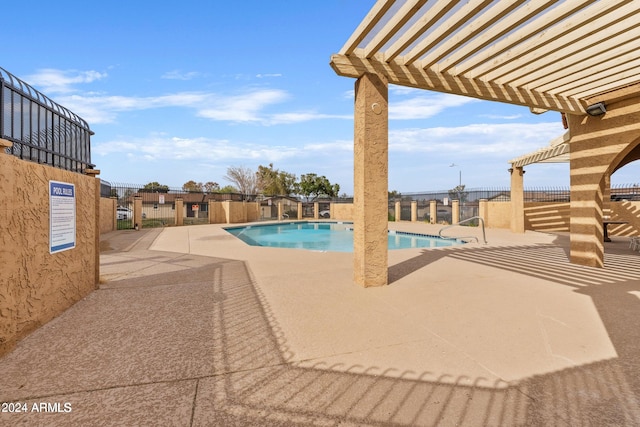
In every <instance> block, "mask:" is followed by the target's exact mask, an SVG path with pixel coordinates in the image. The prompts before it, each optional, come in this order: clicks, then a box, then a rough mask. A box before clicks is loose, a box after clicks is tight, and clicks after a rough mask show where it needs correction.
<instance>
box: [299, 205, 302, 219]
mask: <svg viewBox="0 0 640 427" xmlns="http://www.w3.org/2000/svg"><path fill="white" fill-rule="evenodd" d="M298 219H302V202H298Z"/></svg>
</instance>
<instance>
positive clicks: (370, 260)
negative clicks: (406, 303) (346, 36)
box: [353, 74, 389, 287]
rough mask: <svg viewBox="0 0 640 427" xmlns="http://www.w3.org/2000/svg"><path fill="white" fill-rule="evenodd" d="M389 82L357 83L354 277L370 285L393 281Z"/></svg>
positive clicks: (367, 78)
mask: <svg viewBox="0 0 640 427" xmlns="http://www.w3.org/2000/svg"><path fill="white" fill-rule="evenodd" d="M387 86H388V83H387V80H386V78H385V77H384V76H378V75H377V74H364V75H363V76H362V77H360V78H359V79H358V80H357V81H356V84H355V120H354V150H353V151H354V155H353V160H354V162H353V163H354V165H353V166H354V167H353V168H354V174H353V175H354V186H353V188H354V198H353V280H354V281H355V282H356V283H357V284H359V285H361V286H364V287H369V286H383V285H386V284H387V282H388V253H387V246H388V243H387V229H388V215H389V214H388V209H389V208H388V197H389V193H388V176H389V155H388V153H389V123H388V122H389V113H388V87H387Z"/></svg>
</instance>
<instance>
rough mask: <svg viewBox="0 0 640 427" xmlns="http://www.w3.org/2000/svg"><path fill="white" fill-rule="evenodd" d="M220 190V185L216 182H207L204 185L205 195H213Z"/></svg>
mask: <svg viewBox="0 0 640 427" xmlns="http://www.w3.org/2000/svg"><path fill="white" fill-rule="evenodd" d="M219 190H220V184H218V183H217V182H213V181H209V182H205V183H204V191H205V192H207V193H213V192H215V191H219Z"/></svg>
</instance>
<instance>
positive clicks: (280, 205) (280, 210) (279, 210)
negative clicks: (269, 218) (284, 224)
mask: <svg viewBox="0 0 640 427" xmlns="http://www.w3.org/2000/svg"><path fill="white" fill-rule="evenodd" d="M280 220H282V201H279V202H278V221H280Z"/></svg>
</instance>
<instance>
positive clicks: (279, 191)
mask: <svg viewBox="0 0 640 427" xmlns="http://www.w3.org/2000/svg"><path fill="white" fill-rule="evenodd" d="M256 175H257V179H258V191H259V192H261V193H263V194H267V195H270V196H273V195H282V196H288V195H290V194H291V193H294V192H295V190H296V176H295V175H294V174H291V173H289V172H285V171H281V170H278V169H273V163H269V167H266V166H262V165H260V166H258V172H256Z"/></svg>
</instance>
